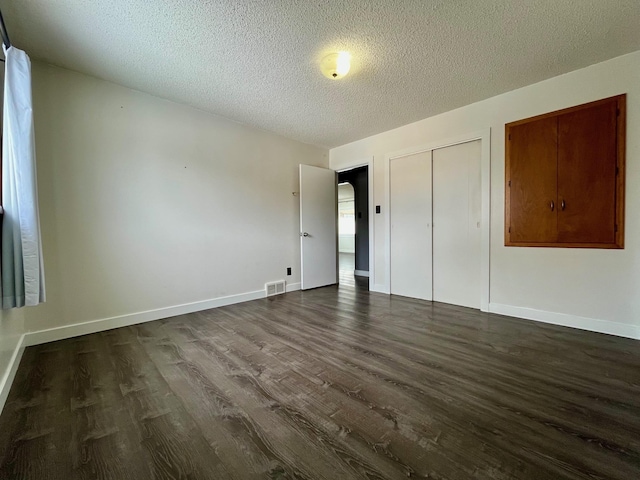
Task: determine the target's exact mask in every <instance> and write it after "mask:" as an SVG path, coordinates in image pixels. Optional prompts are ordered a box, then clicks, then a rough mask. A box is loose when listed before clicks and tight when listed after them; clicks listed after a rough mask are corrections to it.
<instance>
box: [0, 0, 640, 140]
mask: <svg viewBox="0 0 640 480" xmlns="http://www.w3.org/2000/svg"><path fill="white" fill-rule="evenodd" d="M0 5H1V6H2V8H3V13H4V17H5V23H6V25H7V28H8V30H9V33H10V35H11V39H12V42H13V43H14V44H15V45H16V46H17V47H18V48H22V49H23V50H26V51H27V53H29V55H30V56H31V57H32V58H35V59H40V60H44V61H46V62H48V63H52V64H54V65H59V66H62V67H65V68H69V69H72V70H77V71H80V72H84V73H88V74H90V75H94V76H96V77H99V78H103V79H106V80H110V81H112V82H115V83H118V84H121V85H125V86H127V87H131V88H135V89H138V90H142V91H145V92H148V93H151V94H154V95H158V96H160V97H164V98H167V99H171V100H175V101H178V102H182V103H186V104H189V105H193V106H195V107H198V108H200V109H203V110H207V111H210V112H213V113H216V114H219V115H223V116H225V117H228V118H230V119H233V120H236V121H239V122H242V123H245V124H248V125H253V126H256V127H259V128H263V129H266V130H270V131H273V132H277V133H279V134H282V135H284V136H287V137H290V138H294V139H297V140H300V141H303V142H307V143H312V144H316V145H322V146H326V147H334V146H338V145H341V144H344V143H348V142H350V141H353V140H357V139H360V138H363V137H366V136H369V135H372V134H375V133H379V132H382V131H385V130H389V129H391V128H395V127H399V126H401V125H404V124H407V123H410V122H413V121H416V120H419V119H422V118H426V117H429V116H431V115H435V114H437V113H441V112H444V111H447V110H451V109H453V108H456V107H460V106H463V105H466V104H469V103H472V102H475V101H479V100H482V99H484V98H488V97H491V96H494V95H497V94H500V93H503V92H506V91H509V90H513V89H515V88H518V87H521V86H524V85H528V84H531V83H534V82H537V81H540V80H543V79H545V78H549V77H552V76H556V75H559V74H562V73H565V72H568V71H571V70H575V69H577V68H580V67H584V66H587V65H591V64H594V63H598V62H600V61H603V60H606V59H608V58H612V57H615V56H618V55H622V54H624V53H628V52H631V51H635V50H640V28H639V26H638V19H639V18H640V1H639V0H527V1H514V0H481V1H478V0H466V1H465V0H458V1H456V0H397V1H373V0H346V1H339V0H334V1H327V0H324V1H323V0H315V1H311V0H309V1H306V0H253V1H250V0H244V1H243V0H216V1H214V0H101V1H89V0H55V1H52V0H21V1H18V0H14V1H8V0H4V1H2V2H0ZM338 50H348V51H350V52H351V53H352V55H353V57H354V61H353V66H352V72H351V73H350V74H349V76H347V77H346V78H345V79H343V80H339V81H332V80H328V79H326V78H324V77H323V76H322V75H321V74H320V71H319V67H318V64H319V61H320V59H321V58H322V57H323V56H324V55H325V54H327V53H329V52H333V51H338Z"/></svg>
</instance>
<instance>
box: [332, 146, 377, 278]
mask: <svg viewBox="0 0 640 480" xmlns="http://www.w3.org/2000/svg"><path fill="white" fill-rule="evenodd" d="M360 167H367V190H368V192H367V210H368V211H369V291H371V289H372V286H373V279H374V278H375V272H374V270H375V265H374V258H375V252H374V250H373V245H374V242H373V235H374V231H375V230H374V228H373V226H374V220H375V219H374V215H375V207H374V205H373V157H370V158H367V159H365V160H360V161H356V162H354V163H353V164H349V166H348V167H344V168H340V169H338V170H336V174H338V173H341V172H348V171H349V170H354V169H356V168H360ZM337 221H338V213H337V212H336V222H337ZM337 230H338V229H337V228H336V234H338V233H337ZM337 241H339V239H336V242H337Z"/></svg>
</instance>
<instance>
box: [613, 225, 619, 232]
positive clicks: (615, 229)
mask: <svg viewBox="0 0 640 480" xmlns="http://www.w3.org/2000/svg"><path fill="white" fill-rule="evenodd" d="M613 231H614V232H616V233H617V232H618V225H617V224H616V225H614V226H613Z"/></svg>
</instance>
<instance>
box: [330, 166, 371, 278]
mask: <svg viewBox="0 0 640 480" xmlns="http://www.w3.org/2000/svg"><path fill="white" fill-rule="evenodd" d="M337 177H338V282H339V283H340V284H341V285H346V286H351V287H363V288H366V289H368V288H369V168H368V166H363V167H357V168H353V169H351V170H346V171H342V172H339V173H338V176H337Z"/></svg>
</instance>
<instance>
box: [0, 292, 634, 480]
mask: <svg viewBox="0 0 640 480" xmlns="http://www.w3.org/2000/svg"><path fill="white" fill-rule="evenodd" d="M407 477H409V478H432V479H456V480H457V479H471V478H473V479H535V480H543V479H620V480H622V479H625V480H628V479H638V478H640V343H639V342H637V341H633V340H626V339H622V338H616V337H611V336H606V335H600V334H595V333H589V332H583V331H578V330H573V329H568V328H562V327H555V326H551V325H544V324H539V323H534V322H528V321H524V320H518V319H511V318H507V317H501V316H498V315H491V314H485V313H480V312H478V311H475V310H471V309H466V308H462V307H455V306H450V305H445V304H438V303H431V302H425V301H420V300H413V299H408V298H402V297H397V296H391V297H389V296H386V295H380V294H369V293H368V292H367V291H365V290H364V289H358V288H354V287H352V286H344V285H343V286H340V287H335V286H334V287H326V288H321V289H317V290H312V291H308V292H292V293H288V294H286V295H282V296H279V297H273V298H270V299H262V300H256V301H253V302H247V303H244V304H238V305H233V306H229V307H224V308H219V309H214V310H209V311H205V312H200V313H195V314H190V315H184V316H180V317H175V318H171V319H166V320H160V321H157V322H151V323H146V324H142V325H138V326H133V327H127V328H120V329H117V330H111V331H108V332H103V333H98V334H93V335H86V336H83V337H78V338H73V339H68V340H63V341H59V342H55V343H49V344H45V345H40V346H36V347H30V348H28V349H27V350H26V351H25V354H24V357H23V360H22V363H21V365H20V368H19V370H18V374H17V377H16V380H15V383H14V385H13V388H12V390H11V393H10V396H9V400H8V402H7V405H6V407H5V409H4V411H3V413H2V415H1V416H0V478H1V479H3V480H4V479H52V480H72V479H117V480H121V479H125V480H126V479H135V480H144V479H227V478H229V479H252V478H267V479H269V478H270V479H332V480H334V479H351V478H365V479H399V478H407Z"/></svg>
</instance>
